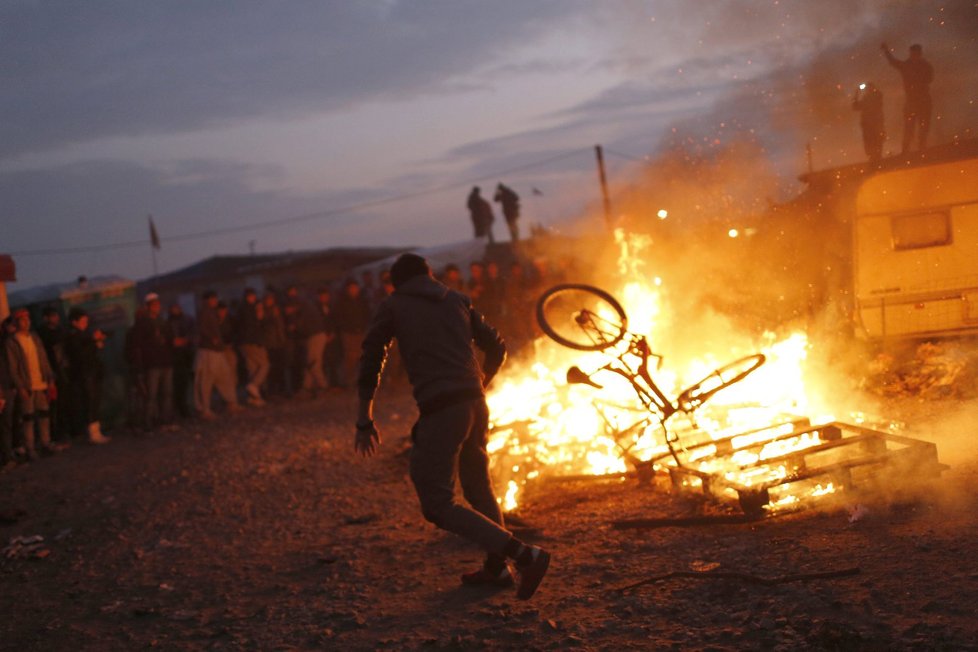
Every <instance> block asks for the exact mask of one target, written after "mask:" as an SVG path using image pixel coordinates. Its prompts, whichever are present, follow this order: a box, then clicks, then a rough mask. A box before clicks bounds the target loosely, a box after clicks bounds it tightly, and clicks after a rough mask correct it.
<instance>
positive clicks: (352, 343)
mask: <svg viewBox="0 0 978 652" xmlns="http://www.w3.org/2000/svg"><path fill="white" fill-rule="evenodd" d="M333 319H334V320H336V330H337V332H338V333H339V336H340V342H341V343H342V346H343V375H342V378H341V382H342V383H343V385H344V386H352V385H353V384H354V383H355V382H356V379H357V378H356V376H357V361H358V360H359V359H360V346H361V345H362V344H363V336H364V333H366V332H367V325H368V324H369V323H370V304H369V303H367V297H365V296H364V295H363V292H362V291H361V288H360V284H359V283H357V282H356V281H355V280H354V279H352V278H351V279H347V281H346V283H344V284H343V292H341V293H340V296H338V297H337V298H336V300H335V301H334V302H333Z"/></svg>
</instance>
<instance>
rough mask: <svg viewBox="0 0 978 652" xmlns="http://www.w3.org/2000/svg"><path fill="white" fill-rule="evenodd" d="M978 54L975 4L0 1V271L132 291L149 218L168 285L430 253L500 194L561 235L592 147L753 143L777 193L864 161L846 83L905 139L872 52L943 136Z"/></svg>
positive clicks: (972, 109) (964, 113)
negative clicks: (348, 258)
mask: <svg viewBox="0 0 978 652" xmlns="http://www.w3.org/2000/svg"><path fill="white" fill-rule="evenodd" d="M976 36H978V6H976V3H975V2H974V1H972V0H969V1H964V0H960V1H949V2H929V1H921V2H911V1H903V0H889V1H886V0H868V1H863V2H859V3H854V2H851V1H849V0H820V1H819V2H809V1H806V0H780V1H772V0H768V1H763V2H761V1H757V2H747V1H746V0H744V1H735V0H727V1H720V0H699V1H697V2H690V1H682V0H663V1H653V0H645V1H639V0H604V1H602V2H592V1H587V0H580V1H578V0H492V1H488V0H483V1H476V0H363V1H355V0H343V1H341V0H333V1H315V2H314V1H311V0H310V1H308V2H303V1H299V0H294V1H290V2H271V1H266V2H249V1H247V0H235V1H234V2H231V1H222V0H212V1H208V2H204V1H202V0H198V1H193V2H190V1H181V0H164V1H160V2H149V1H145V2H143V1H137V2H133V1H131V0H120V1H118V2H112V1H108V0H93V1H92V2H69V1H67V0H65V1H56V0H51V1H44V0H6V1H5V2H3V3H2V4H0V61H2V62H3V63H2V68H0V75H2V83H3V89H4V92H3V94H2V96H0V144H2V145H0V198H2V202H0V211H2V230H0V251H3V252H13V253H14V254H15V259H16V261H17V265H18V271H19V283H18V285H17V286H16V288H23V287H28V286H30V285H34V284H38V283H44V282H51V281H62V280H69V279H71V278H74V277H75V276H77V275H78V274H87V275H90V276H93V275H98V274H106V273H117V274H122V275H124V276H129V277H132V278H143V277H145V276H148V275H149V274H150V273H151V271H152V266H151V262H150V250H149V246H148V242H147V239H148V235H147V222H146V220H147V215H148V214H152V215H153V216H154V220H155V222H156V226H157V229H158V231H159V233H160V236H161V237H162V239H163V246H162V250H161V251H160V252H159V253H158V261H159V267H160V271H167V270H171V269H176V268H179V267H181V266H184V265H187V264H190V263H192V262H195V261H197V260H199V259H201V258H203V257H206V256H209V255H211V254H214V253H247V252H248V250H249V247H250V243H251V241H254V247H255V248H256V250H257V251H259V252H272V251H282V250H288V249H308V248H321V247H330V246H355V245H429V244H440V243H445V242H452V241H457V240H462V239H464V238H467V237H470V233H471V227H470V224H469V221H468V216H467V213H466V211H465V207H464V205H465V197H466V194H467V192H468V188H469V187H470V186H471V185H473V184H474V183H478V184H480V185H482V186H483V187H484V188H485V189H491V188H492V187H494V186H495V183H496V182H497V181H500V180H502V181H504V182H507V183H508V184H509V185H511V186H513V187H514V188H515V189H516V190H517V191H518V192H519V193H520V194H521V195H523V198H524V206H525V213H526V220H527V221H533V222H540V223H543V224H547V225H553V226H556V227H558V228H570V226H569V224H571V223H572V222H573V221H575V220H580V219H581V217H582V216H586V215H588V212H589V211H590V210H593V206H594V203H595V201H596V200H597V199H598V194H597V193H598V189H597V184H596V181H595V167H594V154H593V146H594V145H595V144H596V143H601V144H603V145H604V146H605V147H606V148H607V159H608V167H609V173H610V176H611V179H612V183H613V186H614V187H622V186H623V185H624V184H627V183H628V181H629V179H630V178H631V176H632V175H634V174H635V171H636V168H637V166H641V165H642V163H641V161H642V159H643V158H644V157H646V156H648V157H653V158H654V157H655V156H656V154H657V152H658V151H659V149H660V148H661V147H663V146H664V144H665V143H667V142H669V140H670V139H673V140H675V139H677V138H685V139H687V140H688V141H689V142H697V141H699V142H709V143H714V144H718V145H721V146H722V143H723V141H725V140H729V139H734V138H742V137H748V138H752V139H754V140H755V141H757V142H758V143H759V144H760V145H761V147H762V148H763V149H764V151H765V152H767V153H768V155H769V156H770V157H771V160H772V164H773V167H774V168H775V169H777V170H778V171H779V173H780V174H781V176H782V177H783V181H784V187H785V189H786V192H788V193H790V192H792V191H794V190H797V189H798V186H797V184H796V182H795V181H794V177H795V176H796V175H797V174H798V173H799V172H800V171H801V167H802V165H803V161H804V154H803V151H804V150H803V148H804V143H805V142H808V141H814V143H815V144H814V152H815V156H816V163H817V164H819V165H820V166H827V165H835V164H844V163H847V162H852V161H854V160H858V159H859V157H861V155H862V154H861V151H860V146H859V138H858V128H857V126H856V125H857V121H856V119H855V118H854V116H853V114H852V111H851V109H850V107H849V100H850V93H851V89H852V88H853V87H854V85H855V84H856V83H858V82H859V81H862V80H864V79H869V78H872V79H874V80H876V81H877V83H878V84H879V85H880V86H881V87H882V88H883V91H884V94H885V95H886V97H887V101H888V115H889V120H890V122H894V121H895V120H896V117H897V113H898V111H899V101H900V95H901V91H900V86H899V79H898V77H897V76H896V73H895V72H894V71H892V70H890V69H889V68H888V67H887V66H886V64H885V62H884V61H883V60H882V57H881V56H880V53H879V42H880V40H881V39H886V40H888V41H889V42H890V44H891V45H892V46H893V47H894V49H895V50H896V52H897V54H898V55H900V56H904V55H905V52H906V47H907V45H909V43H911V42H921V43H923V44H924V46H925V55H926V56H927V57H928V58H929V59H930V60H931V61H932V62H933V63H934V65H935V68H936V69H937V71H938V74H937V79H936V81H935V85H934V94H935V98H936V100H935V104H936V105H937V109H936V111H937V113H938V114H939V116H940V118H939V119H938V120H937V122H936V124H935V129H934V134H935V140H948V139H950V138H951V137H953V136H955V135H961V134H964V135H969V134H970V133H971V132H970V131H969V129H974V128H975V127H976V126H978V97H976V88H978V83H976V77H978V72H976V71H978V43H976ZM898 130H899V129H898V126H896V124H895V123H894V124H893V125H892V126H891V128H890V131H891V133H898ZM890 144H891V145H892V144H893V138H892V137H891V143H890ZM533 187H536V188H539V189H541V190H542V191H543V193H544V194H543V196H539V197H533V196H531V193H530V189H531V188H533ZM496 232H497V235H502V233H501V232H502V229H501V228H500V224H499V223H498V222H497V226H496ZM38 252H50V253H44V254H41V253H38Z"/></svg>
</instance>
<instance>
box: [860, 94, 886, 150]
mask: <svg viewBox="0 0 978 652" xmlns="http://www.w3.org/2000/svg"><path fill="white" fill-rule="evenodd" d="M852 108H853V110H855V111H859V126H860V127H862V131H863V147H864V148H865V149H866V156H868V157H869V160H870V161H878V160H880V159H881V158H883V143H884V142H885V141H886V127H885V126H884V123H883V93H881V92H880V89H878V88H876V85H875V84H873V83H865V84H860V85H859V88H858V89H857V90H856V94H855V95H854V96H853V98H852Z"/></svg>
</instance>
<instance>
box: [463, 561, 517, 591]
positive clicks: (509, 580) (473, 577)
mask: <svg viewBox="0 0 978 652" xmlns="http://www.w3.org/2000/svg"><path fill="white" fill-rule="evenodd" d="M462 584H464V585H465V586H498V587H500V588H509V587H510V586H513V584H515V581H514V580H513V574H512V573H510V572H509V566H503V570H501V571H500V572H499V574H493V573H491V572H490V571H488V570H486V567H485V566H483V567H482V568H480V569H479V570H477V571H472V572H471V573H464V574H463V575H462Z"/></svg>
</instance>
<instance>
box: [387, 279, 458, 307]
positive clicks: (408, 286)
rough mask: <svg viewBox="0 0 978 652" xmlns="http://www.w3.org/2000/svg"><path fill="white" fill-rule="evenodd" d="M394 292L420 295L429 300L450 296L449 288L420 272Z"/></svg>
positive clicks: (439, 299) (414, 295)
mask: <svg viewBox="0 0 978 652" xmlns="http://www.w3.org/2000/svg"><path fill="white" fill-rule="evenodd" d="M394 294H400V295H406V296H411V297H420V298H422V299H428V300H429V301H441V300H442V299H444V298H445V297H446V296H448V288H447V287H446V286H445V285H443V284H442V283H439V282H438V281H436V280H435V279H433V278H431V277H430V276H427V275H424V274H420V275H418V276H412V277H411V278H409V279H408V280H406V281H404V283H403V284H402V285H401V287H399V288H397V289H396V290H395V291H394Z"/></svg>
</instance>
